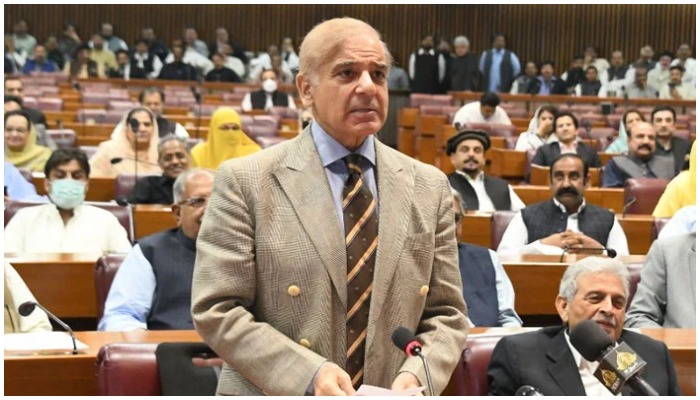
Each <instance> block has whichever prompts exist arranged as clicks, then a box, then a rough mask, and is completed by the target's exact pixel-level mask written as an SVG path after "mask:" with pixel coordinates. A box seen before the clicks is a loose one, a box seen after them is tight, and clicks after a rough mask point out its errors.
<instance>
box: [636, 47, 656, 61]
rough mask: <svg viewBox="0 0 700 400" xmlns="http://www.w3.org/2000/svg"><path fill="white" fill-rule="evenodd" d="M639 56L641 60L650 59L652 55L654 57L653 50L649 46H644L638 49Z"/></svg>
mask: <svg viewBox="0 0 700 400" xmlns="http://www.w3.org/2000/svg"><path fill="white" fill-rule="evenodd" d="M639 57H640V58H641V59H642V60H650V59H651V58H652V57H654V50H652V49H651V47H649V46H644V47H642V48H641V49H640V50H639Z"/></svg>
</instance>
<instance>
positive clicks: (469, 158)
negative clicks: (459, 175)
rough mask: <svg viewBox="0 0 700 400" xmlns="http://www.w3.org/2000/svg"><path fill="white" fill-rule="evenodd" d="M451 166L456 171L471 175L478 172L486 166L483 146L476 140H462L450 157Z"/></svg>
mask: <svg viewBox="0 0 700 400" xmlns="http://www.w3.org/2000/svg"><path fill="white" fill-rule="evenodd" d="M450 160H451V161H452V165H453V166H454V167H455V169H456V170H461V171H464V172H465V173H467V174H469V175H472V174H477V173H478V172H480V171H481V170H482V169H483V168H484V165H486V157H485V154H484V145H483V144H481V142H480V141H478V140H476V139H466V140H463V141H462V142H461V143H460V144H459V145H458V146H457V149H456V150H455V152H454V153H452V155H450Z"/></svg>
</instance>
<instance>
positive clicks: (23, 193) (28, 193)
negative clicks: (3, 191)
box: [3, 161, 48, 202]
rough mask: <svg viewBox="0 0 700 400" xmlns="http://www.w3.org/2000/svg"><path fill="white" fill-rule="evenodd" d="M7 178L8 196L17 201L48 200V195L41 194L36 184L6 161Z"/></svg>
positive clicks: (4, 183)
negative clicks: (37, 191) (37, 190)
mask: <svg viewBox="0 0 700 400" xmlns="http://www.w3.org/2000/svg"><path fill="white" fill-rule="evenodd" d="M4 175H5V180H4V181H3V185H4V186H5V187H6V188H7V196H8V197H9V198H10V199H11V200H17V201H41V202H46V201H48V199H47V198H46V196H39V195H38V194H37V193H36V188H35V187H34V185H32V184H31V183H29V182H28V181H27V180H26V179H25V178H24V176H23V175H22V173H20V172H19V170H18V169H17V167H15V166H14V165H12V163H10V162H8V161H5V172H4Z"/></svg>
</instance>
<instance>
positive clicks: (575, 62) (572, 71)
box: [561, 54, 586, 93]
mask: <svg viewBox="0 0 700 400" xmlns="http://www.w3.org/2000/svg"><path fill="white" fill-rule="evenodd" d="M561 79H562V80H563V81H564V84H565V86H566V92H567V93H573V92H574V88H575V87H576V85H578V84H579V83H581V82H583V81H584V80H586V73H585V72H583V55H582V54H576V55H574V57H573V58H572V59H571V63H570V64H569V69H568V70H567V71H566V72H564V73H563V74H561Z"/></svg>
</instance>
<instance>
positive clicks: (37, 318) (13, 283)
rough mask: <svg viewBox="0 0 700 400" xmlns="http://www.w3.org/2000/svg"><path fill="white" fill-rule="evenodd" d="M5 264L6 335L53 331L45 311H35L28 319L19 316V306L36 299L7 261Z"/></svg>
mask: <svg viewBox="0 0 700 400" xmlns="http://www.w3.org/2000/svg"><path fill="white" fill-rule="evenodd" d="M4 264H5V333H6V334H7V333H29V332H43V331H48V332H50V331H52V330H53V328H52V327H51V323H50V322H49V317H48V315H46V313H45V312H44V310H41V309H35V310H34V312H33V313H31V314H29V315H28V316H26V317H23V316H21V315H19V312H18V309H19V306H20V305H22V304H24V303H25V302H27V301H33V302H35V303H36V298H35V297H34V295H33V294H32V292H31V290H29V288H28V287H27V284H26V283H24V280H22V277H21V276H20V275H19V274H18V273H17V271H15V269H14V268H12V265H10V263H9V262H7V260H5V261H4Z"/></svg>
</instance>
